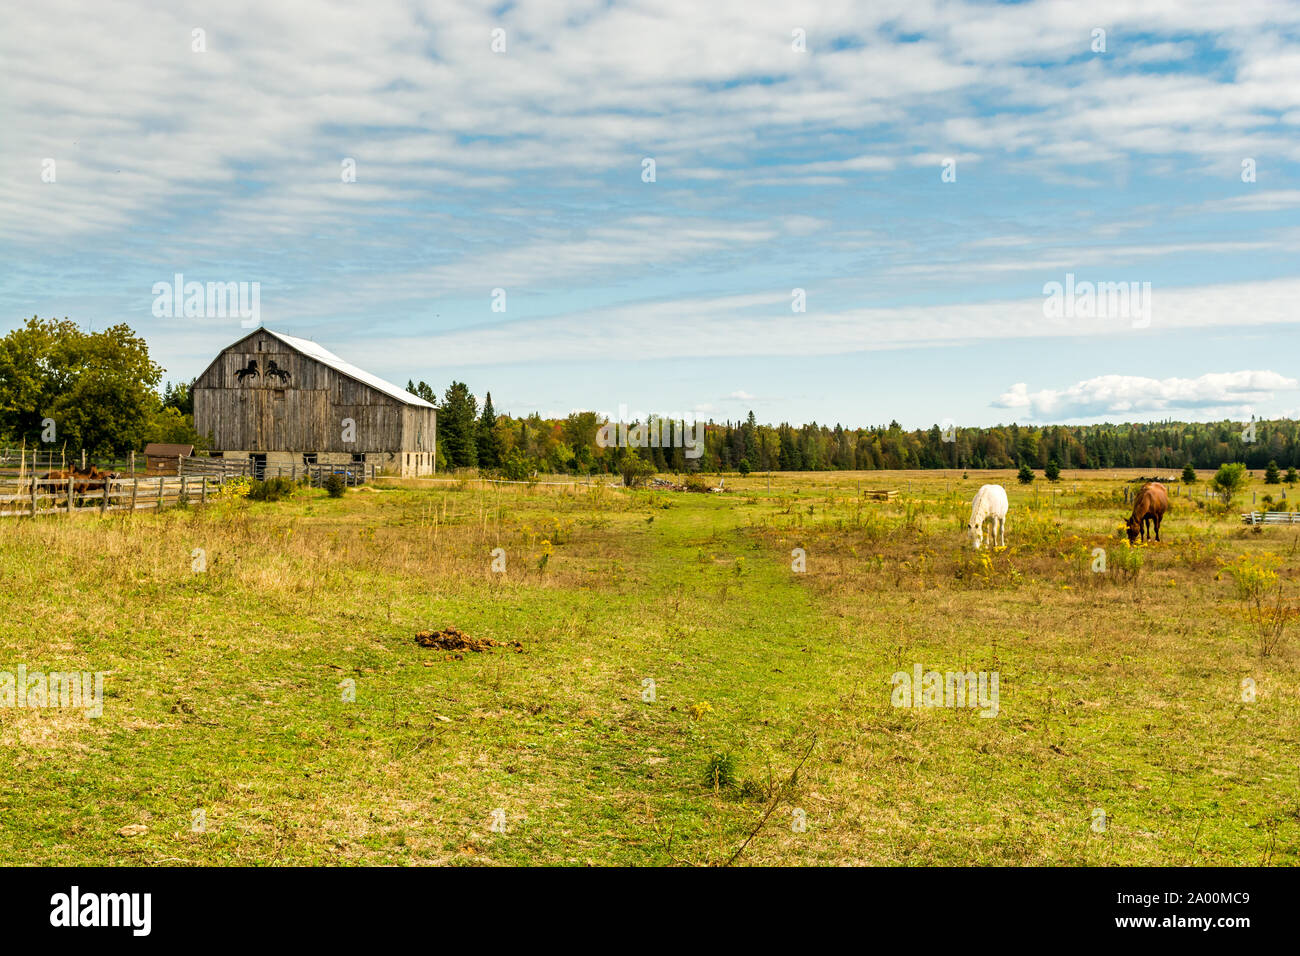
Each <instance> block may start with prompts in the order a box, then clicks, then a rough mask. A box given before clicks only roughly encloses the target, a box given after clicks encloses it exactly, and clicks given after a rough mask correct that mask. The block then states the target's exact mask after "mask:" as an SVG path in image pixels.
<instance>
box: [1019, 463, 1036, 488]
mask: <svg viewBox="0 0 1300 956" xmlns="http://www.w3.org/2000/svg"><path fill="white" fill-rule="evenodd" d="M1016 478H1017V479H1019V481H1020V483H1021V484H1022V485H1028V484H1032V483H1033V480H1034V470H1033V469H1032V468H1030V467H1029V465H1028V464H1024V465H1021V466H1020V474H1018V475H1016Z"/></svg>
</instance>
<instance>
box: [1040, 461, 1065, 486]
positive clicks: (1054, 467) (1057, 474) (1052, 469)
mask: <svg viewBox="0 0 1300 956" xmlns="http://www.w3.org/2000/svg"><path fill="white" fill-rule="evenodd" d="M1043 477H1044V478H1046V479H1047V480H1048V481H1060V480H1061V466H1060V465H1058V464H1057V463H1056V459H1055V458H1053V459H1051V460H1049V461H1048V462H1047V467H1045V468H1044V469H1043Z"/></svg>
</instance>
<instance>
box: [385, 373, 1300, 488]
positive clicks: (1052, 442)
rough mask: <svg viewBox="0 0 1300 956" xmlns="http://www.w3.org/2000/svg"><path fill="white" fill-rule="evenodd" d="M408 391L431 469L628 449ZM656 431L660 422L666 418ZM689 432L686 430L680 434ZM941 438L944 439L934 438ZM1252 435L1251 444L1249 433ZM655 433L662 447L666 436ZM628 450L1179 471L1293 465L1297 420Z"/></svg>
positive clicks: (453, 393)
mask: <svg viewBox="0 0 1300 956" xmlns="http://www.w3.org/2000/svg"><path fill="white" fill-rule="evenodd" d="M407 388H408V390H410V391H411V392H413V393H414V394H417V395H419V396H420V397H422V398H424V399H426V400H427V401H431V402H433V403H434V404H435V405H437V406H438V467H439V468H440V469H447V468H468V467H479V468H483V469H487V470H502V471H507V472H510V473H514V474H521V475H522V474H528V473H531V472H533V471H546V472H568V473H574V474H586V473H590V472H602V473H604V472H609V473H613V472H617V471H619V470H620V464H621V462H622V459H623V457H624V456H625V455H628V454H630V453H632V452H631V451H629V449H626V448H619V447H612V448H602V447H600V446H599V444H598V443H597V441H596V435H597V431H598V429H599V428H600V426H601V425H602V424H603V423H604V420H603V419H602V418H600V417H599V416H597V415H596V413H595V412H574V413H573V414H570V415H569V416H567V417H566V418H561V419H546V418H542V417H540V416H539V415H536V414H534V415H529V416H527V417H525V418H514V417H511V416H509V415H499V414H497V413H496V411H495V409H494V408H493V406H492V396H491V393H488V394H487V396H486V399H485V401H484V406H483V408H482V409H480V408H479V406H478V403H477V401H476V400H475V397H474V395H473V394H472V393H471V392H470V390H469V387H468V386H467V385H465V384H464V383H463V382H454V383H452V385H451V387H449V388H448V389H447V391H446V392H445V393H444V394H443V396H441V398H440V397H439V396H438V395H437V394H436V393H435V392H434V391H433V389H432V388H430V387H429V386H428V385H427V384H425V383H424V382H420V383H418V384H416V383H414V382H411V383H408V385H407ZM663 431H664V434H665V436H667V435H670V434H671V430H670V429H669V427H668V425H667V424H666V423H665V425H664V427H663ZM688 437H689V436H688ZM945 438H947V439H950V440H947V441H945ZM1252 439H1253V440H1252ZM668 443H669V442H668V440H667V439H665V442H664V444H668ZM634 451H635V454H637V455H639V456H640V457H641V458H643V459H645V460H646V461H647V462H648V463H650V464H651V465H653V467H654V469H655V470H656V471H661V472H687V471H705V472H716V471H834V470H856V471H872V470H880V469H893V468H1015V467H1019V466H1021V465H1028V466H1029V467H1030V468H1035V469H1044V468H1046V467H1047V465H1048V463H1049V462H1055V463H1056V465H1057V466H1058V467H1060V468H1149V469H1153V470H1162V471H1170V472H1173V471H1180V470H1181V469H1182V468H1183V467H1184V466H1185V465H1187V464H1188V463H1190V464H1192V465H1193V466H1194V467H1196V468H1206V469H1213V468H1217V467H1218V466H1219V465H1221V464H1224V463H1226V462H1238V461H1239V462H1244V463H1245V464H1246V466H1247V467H1248V468H1252V469H1263V468H1265V467H1267V465H1268V463H1269V462H1270V461H1272V462H1276V464H1277V465H1278V467H1280V468H1290V467H1297V466H1300V422H1297V421H1294V420H1291V419H1283V420H1279V421H1257V422H1231V421H1223V422H1213V423H1191V422H1155V423H1149V424H1122V425H1110V424H1106V425H1069V426H1066V425H1046V426H1031V425H997V426H993V427H991V428H954V429H952V430H950V431H948V432H946V433H945V431H944V430H943V429H941V428H940V427H939V426H938V425H934V426H931V427H930V428H928V429H915V430H912V431H907V430H904V429H903V428H902V427H901V426H900V425H899V424H898V423H897V422H890V423H889V424H888V425H878V426H873V427H869V428H844V427H842V426H840V425H833V426H831V425H819V424H817V423H816V422H812V423H810V424H807V425H790V424H788V423H785V422H782V423H781V424H779V425H763V424H759V423H758V422H757V421H755V418H754V414H753V412H751V413H750V414H749V416H748V418H746V419H745V420H744V421H735V422H732V421H726V422H708V423H706V425H705V431H704V449H703V454H702V455H701V456H700V457H698V458H694V459H690V458H687V457H686V453H685V451H686V450H685V448H682V447H645V448H637V449H635V450H634Z"/></svg>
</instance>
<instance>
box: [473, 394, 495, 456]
mask: <svg viewBox="0 0 1300 956" xmlns="http://www.w3.org/2000/svg"><path fill="white" fill-rule="evenodd" d="M475 444H476V446H477V451H478V464H479V467H480V468H500V467H501V438H500V436H498V435H497V413H496V409H494V408H493V407H492V393H491V392H488V393H487V395H486V396H484V398H483V414H482V415H480V416H479V420H478V429H477V434H476V435H475Z"/></svg>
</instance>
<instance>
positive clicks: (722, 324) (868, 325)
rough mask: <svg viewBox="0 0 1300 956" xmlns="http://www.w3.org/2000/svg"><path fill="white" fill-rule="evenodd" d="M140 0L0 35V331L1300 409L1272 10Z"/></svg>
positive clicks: (479, 364)
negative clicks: (1124, 296)
mask: <svg viewBox="0 0 1300 956" xmlns="http://www.w3.org/2000/svg"><path fill="white" fill-rule="evenodd" d="M152 6H153V5H150V4H141V5H139V7H138V8H136V5H135V4H132V3H129V2H124V3H120V4H114V5H112V6H111V7H108V6H106V5H104V4H101V3H92V2H60V0H53V2H48V3H44V4H41V5H29V6H28V7H26V8H24V9H23V10H22V11H20V12H16V13H14V14H12V15H11V16H10V18H9V23H8V24H7V27H6V30H5V31H4V32H3V33H0V71H2V72H3V79H4V82H3V83H0V161H3V163H4V168H5V169H6V171H7V172H8V176H6V177H5V178H4V179H3V181H0V262H2V263H3V264H4V265H3V266H2V267H0V303H2V304H3V306H4V308H3V310H0V327H3V328H4V329H8V328H12V327H13V326H15V325H17V324H18V323H20V322H21V321H22V320H23V319H25V318H26V317H28V316H31V315H33V314H40V315H42V316H59V317H62V316H65V315H66V316H68V317H70V318H73V319H75V320H77V321H79V322H82V323H85V324H90V325H92V326H93V327H96V328H100V327H103V326H104V325H106V324H110V323H114V322H120V321H125V322H128V323H130V324H131V325H132V326H133V327H134V328H136V329H137V330H138V331H139V332H140V333H142V334H143V335H145V336H146V338H147V339H148V341H149V343H150V346H151V349H152V350H153V352H154V354H155V356H156V358H157V359H158V361H160V363H161V364H163V365H164V366H165V367H166V369H167V374H168V376H169V377H171V378H189V377H192V376H194V375H196V374H197V373H198V372H200V371H201V370H202V369H203V367H204V366H205V365H206V364H207V362H208V361H209V360H210V359H211V357H212V356H213V355H214V354H215V353H216V352H217V351H218V350H219V349H220V348H222V347H223V346H224V345H226V344H228V343H229V342H231V341H234V340H235V339H237V338H238V337H240V336H241V335H242V334H244V330H242V329H241V328H240V322H239V319H238V318H232V317H220V316H215V315H210V316H200V317H189V318H185V317H158V316H155V315H154V314H153V304H154V294H153V291H152V290H153V287H154V284H155V283H158V282H166V281H171V279H172V276H173V275H174V274H176V273H182V274H184V276H185V277H186V279H187V280H190V281H199V282H250V283H251V282H257V283H260V292H261V294H260V313H261V314H260V318H261V321H262V322H263V323H264V324H265V325H267V326H269V327H271V328H274V329H277V330H281V331H285V332H288V333H290V334H294V335H300V336H305V337H308V338H312V339H315V340H316V341H318V342H320V343H321V344H322V345H324V346H326V347H327V348H329V349H331V350H332V351H334V352H336V353H338V354H340V355H342V356H343V357H344V358H346V359H348V360H349V361H352V362H354V363H355V364H358V365H361V366H362V367H365V368H367V369H369V370H371V371H373V372H375V373H376V374H379V375H383V376H384V377H386V378H390V379H392V380H394V381H397V382H399V383H405V382H406V381H407V379H411V378H413V379H417V380H418V379H424V380H426V381H428V382H429V383H430V384H432V385H434V386H435V387H436V388H437V389H438V390H439V391H441V390H442V389H443V388H445V386H446V385H447V384H448V383H449V382H450V381H451V380H452V379H459V380H463V381H466V382H468V383H469V385H470V386H471V388H472V389H473V390H474V391H475V392H476V393H479V394H480V395H481V394H482V392H483V391H485V390H488V389H490V390H491V391H492V394H493V398H494V401H495V403H496V405H497V407H498V409H500V410H505V411H510V412H513V413H516V414H519V413H527V412H530V411H540V412H542V413H543V414H548V415H552V414H561V415H562V414H565V413H567V412H568V411H570V410H572V409H575V408H594V409H597V410H602V411H609V412H614V411H616V410H617V409H618V407H619V406H620V405H626V406H628V407H629V409H632V410H647V411H663V412H696V413H698V414H701V415H703V416H705V417H713V418H716V419H725V418H738V417H741V416H743V415H744V414H745V413H746V412H747V411H748V410H750V409H751V408H752V409H753V410H754V412H755V413H756V415H757V416H758V418H759V419H760V420H763V421H781V420H789V421H795V422H799V421H811V420H816V421H819V422H827V423H834V422H842V423H844V424H845V425H865V424H874V423H884V422H888V421H889V420H891V419H896V420H897V421H899V422H901V423H903V424H904V425H906V426H909V427H911V426H927V425H930V424H932V423H936V422H944V421H952V422H955V423H957V424H963V425H985V424H993V423H996V422H1006V421H1013V420H1014V421H1020V422H1022V423H1024V422H1076V421H1078V422H1082V421H1100V420H1112V421H1117V420H1152V419H1163V418H1185V419H1211V418H1222V417H1234V418H1245V417H1249V416H1250V415H1252V414H1253V415H1257V416H1260V417H1274V416H1279V415H1287V416H1296V415H1297V414H1300V381H1297V375H1298V374H1300V373H1298V372H1297V369H1296V360H1295V356H1297V355H1300V321H1298V319H1300V316H1298V314H1297V306H1296V303H1297V301H1300V256H1298V255H1297V240H1300V176H1298V175H1297V173H1298V172H1300V43H1298V42H1297V41H1298V40H1300V5H1297V4H1295V3H1293V2H1241V3H1233V4H1223V3H1221V2H1214V3H1202V2H1195V0H1189V2H1181V3H1177V4H1161V3H1152V2H1124V3H1119V2H1115V3H1088V4H1081V3H1068V2H1055V3H1020V4H990V3H961V2H942V3H940V2H927V0H909V2H899V3H894V2H881V3H872V4H870V5H868V4H861V3H833V2H832V3H816V4H812V3H809V4H774V3H755V2H743V3H739V2H738V3H731V2H718V3H710V4H698V3H693V2H692V3H687V2H680V3H674V2H656V3H653V4H652V3H648V2H647V3H618V2H614V3H600V4H592V3H586V4H578V3H564V2H547V3H536V4H505V5H499V4H498V5H485V4H474V3H436V4H435V3H429V4H421V3H389V2H382V0H375V2H371V3H367V4H365V5H364V6H362V7H356V6H355V5H349V4H321V3H299V2H272V3H268V2H261V3H256V4H254V3H237V2H236V3H223V4H219V5H218V4H187V3H178V4H174V5H169V6H168V8H167V9H166V10H157V9H152ZM196 30H201V31H202V33H201V34H199V35H197V39H196V34H195V31H196ZM494 30H503V31H504V40H505V49H504V51H502V52H494V51H493V49H492V43H493V31H494ZM1101 30H1104V31H1105V35H1104V50H1103V49H1099V48H1098V47H1099V46H1100V43H1099V40H1100V34H1098V33H1097V31H1101ZM800 37H802V38H803V39H802V43H801V42H800ZM801 46H802V48H800V47H801ZM196 47H202V49H196ZM647 158H651V159H653V160H654V162H655V179H654V181H653V182H646V181H645V180H644V178H643V168H644V161H645V160H646V159H647ZM346 160H352V161H354V162H355V169H356V176H355V181H354V182H345V181H344V176H343V175H342V170H343V167H344V163H345V161H346ZM50 161H53V162H52V164H51V162H50ZM1243 164H1245V166H1249V167H1251V168H1253V173H1254V175H1253V177H1251V176H1245V175H1243V168H1244V167H1243ZM945 169H948V170H949V171H953V170H955V177H954V176H951V175H950V176H949V177H948V179H950V180H951V181H944V176H943V172H944V170H945ZM49 170H53V175H52V176H51V175H50V174H49ZM50 179H52V180H53V181H48V180H50ZM1251 180H1253V181H1251ZM1067 274H1071V275H1073V276H1074V277H1075V279H1076V280H1077V281H1078V282H1104V283H1134V284H1135V286H1134V288H1135V289H1140V288H1142V287H1143V284H1146V283H1149V290H1150V291H1149V295H1150V300H1149V301H1150V309H1149V312H1148V313H1147V314H1146V315H1145V316H1136V317H1135V316H1134V315H1132V314H1129V313H1127V312H1125V313H1119V314H1116V313H1114V311H1113V310H1112V312H1111V313H1102V312H1097V313H1095V314H1094V313H1088V312H1086V311H1084V310H1082V309H1081V310H1079V311H1078V313H1077V314H1073V315H1070V316H1068V317H1064V318H1060V317H1052V316H1049V315H1048V314H1047V313H1046V312H1045V310H1044V300H1045V295H1044V287H1045V285H1047V284H1048V283H1052V282H1059V283H1065V282H1066V276H1067ZM495 289H504V290H505V311H504V312H501V311H494V310H493V308H492V305H493V290H495ZM795 289H802V290H804V295H805V297H806V310H805V311H802V312H794V311H792V302H793V290H795ZM498 301H499V300H498ZM1137 301H1140V300H1137Z"/></svg>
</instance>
